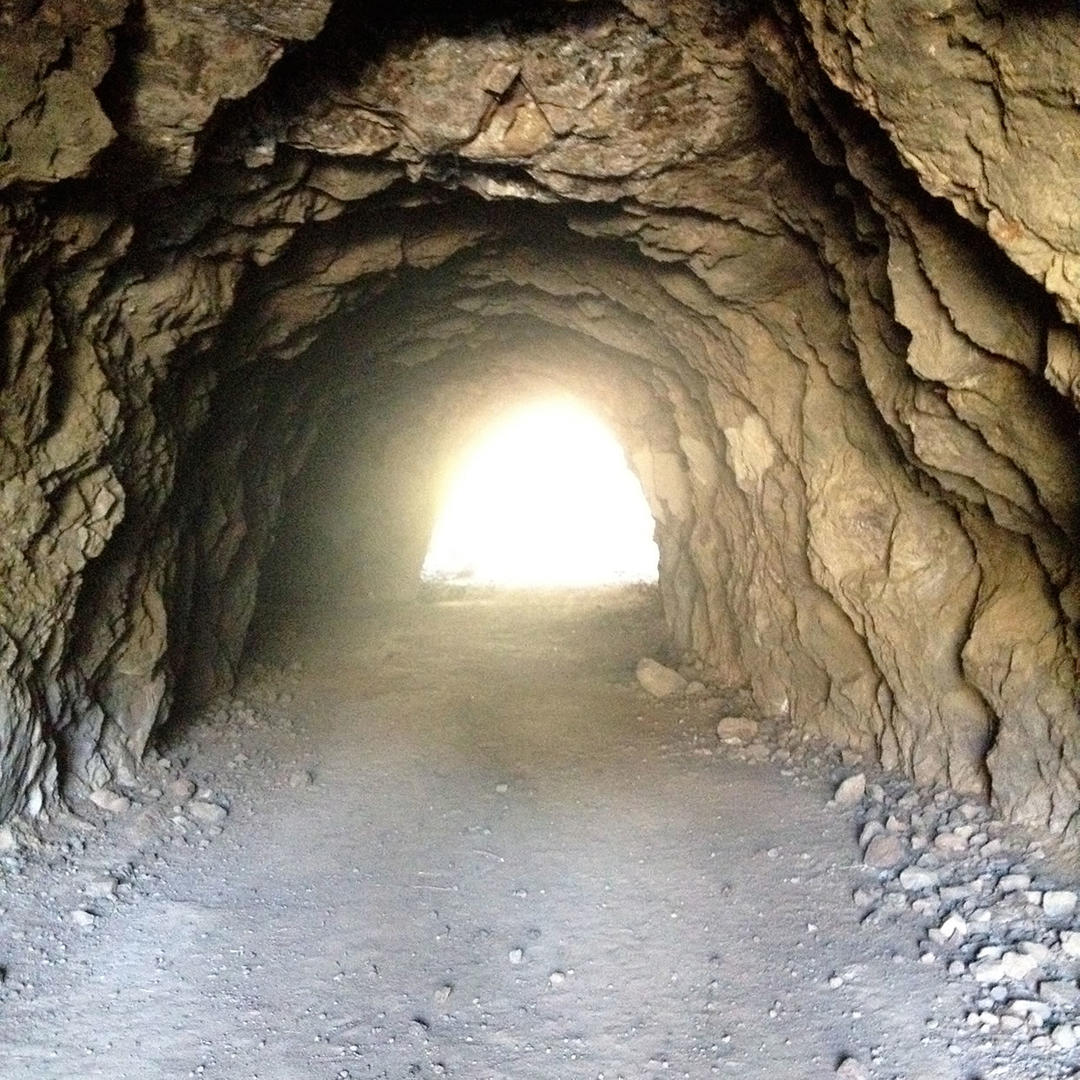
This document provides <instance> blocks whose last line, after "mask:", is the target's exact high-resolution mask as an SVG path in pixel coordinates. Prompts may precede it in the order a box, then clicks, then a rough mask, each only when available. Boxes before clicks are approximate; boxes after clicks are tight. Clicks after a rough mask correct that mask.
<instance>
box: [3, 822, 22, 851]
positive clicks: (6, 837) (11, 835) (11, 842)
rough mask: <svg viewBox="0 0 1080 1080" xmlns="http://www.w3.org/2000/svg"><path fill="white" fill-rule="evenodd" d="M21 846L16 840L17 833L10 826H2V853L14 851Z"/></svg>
mask: <svg viewBox="0 0 1080 1080" xmlns="http://www.w3.org/2000/svg"><path fill="white" fill-rule="evenodd" d="M18 846H19V841H18V840H16V839H15V831H14V830H13V829H12V827H11V826H10V825H0V852H2V853H7V852H9V851H14V850H15V849H16V848H17V847H18Z"/></svg>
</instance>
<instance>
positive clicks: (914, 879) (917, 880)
mask: <svg viewBox="0 0 1080 1080" xmlns="http://www.w3.org/2000/svg"><path fill="white" fill-rule="evenodd" d="M937 883H938V875H937V871H936V870H924V869H923V868H922V867H921V866H905V867H904V869H903V870H901V871H900V884H901V885H902V886H903V887H904V888H905V889H906V890H907V891H908V892H921V891H922V890H923V889H932V888H934V886H935V885H937Z"/></svg>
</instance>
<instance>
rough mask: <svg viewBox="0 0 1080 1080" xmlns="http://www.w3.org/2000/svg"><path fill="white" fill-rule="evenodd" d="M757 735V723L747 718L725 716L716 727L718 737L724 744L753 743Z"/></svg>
mask: <svg viewBox="0 0 1080 1080" xmlns="http://www.w3.org/2000/svg"><path fill="white" fill-rule="evenodd" d="M757 733H758V723H757V721H756V720H751V719H750V718H749V717H747V716H725V717H723V718H722V719H721V720H720V722H719V723H718V724H717V725H716V737H717V738H718V739H719V740H720V741H721V742H723V743H747V742H752V741H753V740H754V739H755V738H756V737H757Z"/></svg>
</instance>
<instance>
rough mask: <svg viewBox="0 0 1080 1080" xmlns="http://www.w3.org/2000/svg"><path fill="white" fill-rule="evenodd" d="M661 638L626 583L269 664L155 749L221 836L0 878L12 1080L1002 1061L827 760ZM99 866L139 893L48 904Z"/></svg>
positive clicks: (407, 627) (379, 632)
mask: <svg viewBox="0 0 1080 1080" xmlns="http://www.w3.org/2000/svg"><path fill="white" fill-rule="evenodd" d="M655 634H656V629H655V623H654V620H653V619H652V618H651V617H650V616H649V615H648V614H647V613H646V614H643V613H642V611H641V605H640V602H638V604H637V605H636V606H634V605H632V604H628V602H627V601H626V600H625V599H618V598H615V599H609V600H608V601H606V602H604V603H598V602H597V600H596V599H595V598H591V599H589V598H586V599H578V600H564V601H561V602H559V603H553V604H550V605H548V606H543V605H537V604H531V605H530V604H515V603H509V602H506V603H491V602H473V603H465V604H456V603H444V604H441V605H436V606H432V607H424V608H419V609H414V610H413V612H412V613H411V614H407V615H398V616H393V617H391V616H383V617H381V618H379V619H374V620H372V621H369V622H368V623H366V624H364V625H363V626H360V625H358V626H355V627H348V628H345V627H338V628H336V629H335V630H334V632H333V635H332V636H327V635H324V637H323V639H322V641H320V642H319V643H318V645H317V646H316V647H314V648H311V647H309V648H308V652H307V655H306V659H305V662H304V665H303V668H302V671H301V672H299V673H297V672H295V671H294V672H293V673H292V674H291V675H289V676H284V675H276V674H274V673H272V672H267V671H266V670H259V671H256V673H255V675H254V676H253V678H252V681H251V683H250V685H249V687H248V688H247V690H246V691H245V696H246V698H247V701H248V702H249V703H250V704H253V705H256V706H258V705H260V704H262V705H264V706H265V708H264V709H263V710H262V712H261V713H260V716H259V717H257V718H256V719H254V720H253V721H251V720H249V721H248V722H247V723H239V724H238V726H234V727H233V728H232V730H229V731H226V730H224V729H219V730H217V731H216V732H215V731H214V730H213V729H210V728H207V727H199V726H197V725H196V726H195V727H193V728H192V729H191V730H189V731H188V732H186V733H185V734H184V735H183V736H182V737H180V738H179V739H178V740H177V741H176V742H175V744H174V745H173V747H172V748H171V750H169V751H168V752H170V753H171V755H172V757H173V760H174V761H176V762H183V761H184V760H185V759H187V758H188V757H191V761H190V764H189V771H190V773H191V775H193V776H196V777H197V778H198V779H200V781H201V782H202V783H203V784H204V785H207V786H210V787H213V788H214V789H215V791H216V792H217V793H218V794H219V796H220V797H223V798H226V799H230V800H231V804H232V805H231V811H230V815H229V819H228V821H227V823H226V826H225V829H224V832H223V833H222V835H221V836H220V837H218V838H217V839H214V840H213V841H212V842H211V843H210V844H209V846H204V847H203V848H200V847H199V846H198V839H197V838H198V836H199V835H200V834H199V833H197V832H195V831H192V830H189V832H188V835H187V838H186V840H179V841H174V842H168V839H167V835H166V836H164V837H163V836H161V835H157V836H155V837H153V838H151V839H149V840H147V839H146V838H145V836H144V835H143V834H138V833H135V832H133V831H132V829H131V828H127V827H125V826H123V825H122V824H121V822H120V821H119V820H115V821H113V822H111V823H110V825H109V827H108V829H106V830H99V831H96V832H94V833H92V834H91V835H90V837H89V840H88V843H87V847H86V850H85V851H80V850H75V851H73V852H69V853H67V855H66V857H65V858H63V859H60V860H59V861H55V860H54V866H53V868H52V869H51V870H48V869H46V868H44V867H41V866H39V867H37V868H35V867H33V866H31V867H29V868H28V869H27V871H26V872H25V873H24V874H23V875H22V877H21V878H20V879H18V880H16V881H11V882H9V886H14V887H12V888H9V891H8V894H7V899H6V901H5V906H6V908H7V925H8V927H9V930H11V931H12V932H16V934H17V935H21V936H16V938H15V940H14V941H11V942H9V949H10V956H11V960H10V965H9V982H10V981H11V979H13V978H15V977H19V978H27V979H29V981H32V983H33V986H32V988H28V989H26V990H25V991H24V992H22V993H20V994H10V993H9V994H8V995H7V997H6V998H5V1000H4V1002H3V1005H2V1011H0V1025H2V1028H0V1062H2V1066H0V1076H3V1077H5V1078H11V1080H23V1078H34V1080H45V1078H49V1080H51V1078H57V1080H59V1078H63V1080H77V1078H82V1077H85V1078H87V1080H90V1078H96V1077H101V1078H109V1080H136V1078H138V1080H143V1078H148V1077H149V1078H156V1077H162V1078H166V1077H170V1078H171V1077H185V1076H190V1075H195V1076H203V1077H207V1078H221V1080H255V1078H258V1080H311V1078H322V1077H325V1078H334V1077H341V1078H344V1077H351V1078H359V1077H386V1078H389V1080H397V1078H402V1077H410V1076H418V1077H432V1076H443V1075H445V1076H453V1077H461V1078H469V1080H472V1078H487V1077H491V1078H496V1077H497V1078H511V1077H513V1078H515V1080H527V1078H534V1077H535V1078H552V1077H568V1078H570V1077H573V1078H579V1077H580V1078H589V1080H599V1078H605V1080H613V1078H616V1077H625V1078H628V1080H629V1078H640V1077H650V1078H651V1077H667V1076H677V1077H694V1078H696V1077H706V1076H712V1075H721V1076H732V1077H745V1078H762V1080H764V1078H770V1080H772V1078H776V1077H792V1078H796V1077H819V1076H832V1075H833V1074H834V1070H835V1068H836V1066H837V1063H838V1062H839V1061H840V1060H841V1059H842V1058H843V1057H844V1056H845V1055H848V1054H851V1055H853V1056H855V1057H856V1058H858V1059H859V1060H860V1061H861V1062H862V1063H863V1064H864V1065H865V1067H866V1069H867V1075H869V1076H872V1077H875V1078H877V1077H880V1078H886V1077H888V1078H893V1077H905V1078H907V1080H919V1078H923V1080H930V1078H935V1080H938V1078H944V1077H957V1078H958V1080H960V1078H964V1080H967V1078H969V1077H972V1076H981V1075H987V1076H989V1075H995V1073H994V1072H993V1071H992V1068H991V1066H992V1062H991V1060H990V1059H989V1058H987V1059H985V1060H983V1059H980V1060H976V1059H975V1058H973V1057H971V1056H970V1055H971V1054H972V1053H973V1052H974V1051H973V1050H972V1049H971V1048H965V1049H964V1051H963V1053H964V1055H966V1056H964V1057H963V1058H961V1059H958V1058H957V1057H956V1056H955V1054H950V1052H949V1047H948V1043H949V1034H948V1033H949V1032H950V1031H951V1030H954V1024H955V1021H956V1020H957V1018H959V1017H961V1016H962V1015H963V1011H964V1005H963V1003H962V1002H961V1000H960V998H959V994H958V992H957V990H956V989H955V987H953V986H951V985H950V984H949V983H948V982H947V981H946V980H945V979H944V978H943V974H942V972H941V970H940V969H939V968H934V967H929V966H927V965H924V964H920V963H918V962H917V949H916V942H915V940H914V937H913V936H912V934H911V930H910V928H908V929H906V930H905V929H903V928H902V927H897V926H891V925H884V926H877V927H873V928H870V927H865V926H860V925H859V921H858V914H859V913H858V912H857V910H856V909H855V908H854V906H853V905H852V904H851V901H850V895H851V890H852V889H853V888H854V887H855V886H856V885H857V884H859V882H860V881H861V880H864V877H863V872H860V871H859V870H858V869H857V868H856V867H854V866H852V865H851V864H852V863H855V862H857V860H858V852H857V848H856V845H855V842H854V839H853V836H852V824H851V821H850V820H849V819H848V818H847V817H846V816H845V815H844V814H842V813H840V812H838V811H836V810H833V809H828V808H826V807H825V805H824V804H825V801H826V799H827V797H828V793H829V790H830V789H829V785H828V781H827V779H826V778H825V777H822V778H821V779H820V781H807V780H805V779H804V780H799V779H798V778H796V777H792V776H791V775H784V774H783V773H782V772H781V771H780V769H779V768H777V767H776V766H775V765H768V764H766V765H753V764H745V763H743V764H740V763H737V762H733V761H731V760H728V759H725V758H722V757H719V756H713V755H711V754H709V753H705V752H704V751H705V750H707V749H708V747H709V746H710V745H711V743H710V740H709V737H708V732H709V731H710V730H711V718H710V717H709V716H707V715H705V714H704V713H703V712H702V710H701V708H700V706H696V705H694V704H693V703H692V702H686V701H684V702H682V703H680V704H675V705H660V704H656V703H653V702H651V701H649V700H647V699H646V698H645V696H644V695H643V693H642V692H641V691H640V690H639V689H638V688H637V687H636V685H635V684H634V683H633V679H632V670H633V665H634V662H635V661H636V659H637V658H638V656H640V655H641V654H642V653H643V652H647V651H649V650H650V649H651V648H652V647H653V646H654V645H655ZM297 647H298V646H296V644H295V643H293V644H291V645H289V646H287V647H285V648H286V651H289V650H292V649H295V648H297ZM282 688H286V689H288V690H289V692H290V693H291V700H279V698H280V694H279V691H280V690H281V689H282ZM268 702H269V703H270V704H268V705H267V704H266V703H268ZM234 714H235V715H236V716H241V717H243V716H246V715H248V714H246V713H244V711H243V709H239V711H237V709H236V708H235V707H234ZM265 717H270V719H269V720H267V719H266V718H265ZM196 746H197V749H196ZM238 753H242V754H243V755H245V756H243V757H240V758H237V754H238ZM301 768H303V769H310V771H311V774H312V776H313V777H314V782H313V783H311V784H302V783H301V784H299V786H295V787H294V786H290V784H289V782H288V778H289V776H290V775H293V781H294V783H295V782H296V779H297V778H296V776H295V773H296V771H297V770H298V769H301ZM129 816H130V815H129ZM166 824H167V823H166ZM118 868H119V870H118ZM102 870H110V871H112V872H115V873H118V875H119V876H120V877H121V878H122V879H124V880H126V881H128V882H129V883H131V887H130V888H129V889H125V890H123V895H122V896H121V898H120V900H119V901H117V902H113V901H97V902H96V906H94V907H93V910H96V911H97V912H98V913H99V914H100V915H102V918H100V919H99V920H98V921H97V923H96V924H95V926H94V927H93V928H92V929H89V930H85V931H78V930H76V929H74V928H71V927H69V926H66V925H61V923H60V922H59V919H60V918H61V916H62V915H63V914H64V913H65V911H66V910H67V908H68V907H70V905H72V904H73V903H75V902H76V897H77V891H78V889H79V888H80V887H82V885H84V884H85V882H86V881H87V880H89V879H91V878H92V877H93V875H94V874H95V873H100V872H101V871H102ZM20 882H21V884H20ZM20 890H21V892H20ZM38 893H41V894H42V896H43V897H44V896H45V894H47V896H48V899H47V900H45V899H42V904H43V907H42V906H41V905H39V906H38V907H36V908H32V907H31V906H30V905H31V902H32V900H33V897H34V896H36V895H37V894H38ZM15 927H18V930H17V931H14V928H15ZM34 950H36V951H34ZM834 975H839V976H841V977H842V979H843V984H842V985H840V986H838V987H832V986H830V985H829V979H830V978H831V977H832V976H834ZM928 1021H929V1022H930V1023H929V1025H928ZM958 1049H959V1048H958ZM984 1069H985V1072H984V1071H983V1070H984ZM996 1075H1005V1073H1004V1072H1000V1071H999V1073H997V1074H996ZM1009 1075H1016V1076H1021V1075H1024V1074H1022V1073H1016V1074H1009Z"/></svg>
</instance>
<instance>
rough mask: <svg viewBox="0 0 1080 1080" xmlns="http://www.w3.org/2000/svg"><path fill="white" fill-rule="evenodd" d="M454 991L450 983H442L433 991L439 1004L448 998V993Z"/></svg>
mask: <svg viewBox="0 0 1080 1080" xmlns="http://www.w3.org/2000/svg"><path fill="white" fill-rule="evenodd" d="M453 992H454V987H453V986H452V985H451V984H450V983H444V984H443V985H442V986H440V987H439V989H438V990H436V991H435V1000H436V1001H437V1002H438V1003H439V1004H440V1005H445V1004H446V1003H447V1002H448V1001H449V1000H450V995H451V994H452V993H453Z"/></svg>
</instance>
